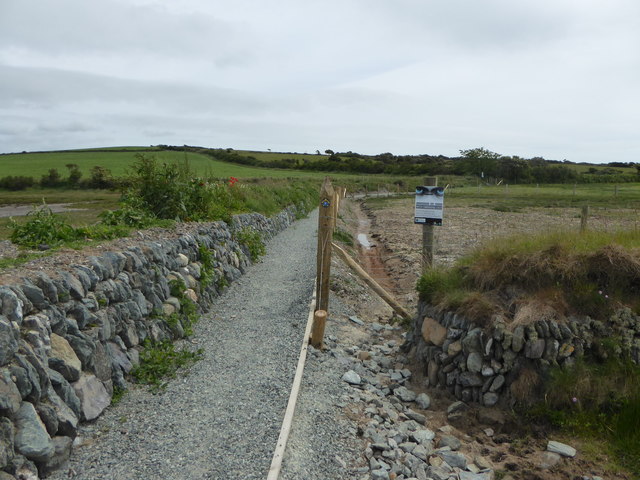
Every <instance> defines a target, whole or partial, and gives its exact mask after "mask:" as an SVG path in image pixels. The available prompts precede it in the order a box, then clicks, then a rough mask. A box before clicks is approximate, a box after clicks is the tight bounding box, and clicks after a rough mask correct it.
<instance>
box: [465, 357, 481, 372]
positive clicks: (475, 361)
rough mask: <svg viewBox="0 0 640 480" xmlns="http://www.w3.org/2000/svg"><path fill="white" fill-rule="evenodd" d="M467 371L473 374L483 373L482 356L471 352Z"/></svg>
mask: <svg viewBox="0 0 640 480" xmlns="http://www.w3.org/2000/svg"><path fill="white" fill-rule="evenodd" d="M467 370H469V371H470V372H472V373H480V372H481V371H482V355H480V354H479V353H478V352H471V353H470V354H469V356H468V357H467Z"/></svg>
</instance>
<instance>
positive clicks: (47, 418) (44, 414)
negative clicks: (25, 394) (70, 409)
mask: <svg viewBox="0 0 640 480" xmlns="http://www.w3.org/2000/svg"><path fill="white" fill-rule="evenodd" d="M35 407H36V412H37V413H38V416H39V417H40V420H42V423H44V426H45V427H46V428H47V433H49V435H51V436H53V435H55V434H56V432H57V431H58V416H57V415H56V411H55V409H54V408H53V406H52V405H49V404H47V403H44V402H40V403H38V404H37V405H36V406H35Z"/></svg>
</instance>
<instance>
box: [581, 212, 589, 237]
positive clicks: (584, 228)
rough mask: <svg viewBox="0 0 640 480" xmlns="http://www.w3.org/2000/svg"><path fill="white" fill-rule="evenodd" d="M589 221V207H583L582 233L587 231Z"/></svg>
mask: <svg viewBox="0 0 640 480" xmlns="http://www.w3.org/2000/svg"><path fill="white" fill-rule="evenodd" d="M588 220H589V205H585V206H584V207H582V214H581V215H580V231H581V232H586V231H587V221H588Z"/></svg>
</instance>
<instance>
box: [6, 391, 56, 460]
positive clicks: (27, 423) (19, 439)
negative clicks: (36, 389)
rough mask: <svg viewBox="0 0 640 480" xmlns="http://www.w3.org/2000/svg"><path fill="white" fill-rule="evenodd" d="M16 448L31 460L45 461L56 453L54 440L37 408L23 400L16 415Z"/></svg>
mask: <svg viewBox="0 0 640 480" xmlns="http://www.w3.org/2000/svg"><path fill="white" fill-rule="evenodd" d="M15 424H16V436H15V449H16V451H18V452H19V453H21V454H22V455H24V456H25V457H27V458H28V459H29V460H33V461H34V462H45V461H47V460H48V459H49V458H50V457H51V456H52V455H53V453H54V447H53V442H52V441H51V437H49V434H48V433H47V429H46V427H45V426H44V424H43V423H42V420H40V417H38V414H37V413H36V410H35V408H34V407H33V405H32V404H30V403H28V402H23V403H22V405H21V406H20V409H19V410H18V413H17V414H16V416H15Z"/></svg>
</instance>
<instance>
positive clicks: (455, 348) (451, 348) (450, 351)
mask: <svg viewBox="0 0 640 480" xmlns="http://www.w3.org/2000/svg"><path fill="white" fill-rule="evenodd" d="M461 351H462V342H460V340H456V341H455V342H451V343H450V344H449V345H448V346H447V355H449V356H450V357H455V356H456V355H458V354H459V353H460V352H461Z"/></svg>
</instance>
